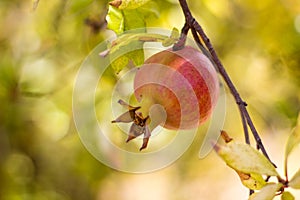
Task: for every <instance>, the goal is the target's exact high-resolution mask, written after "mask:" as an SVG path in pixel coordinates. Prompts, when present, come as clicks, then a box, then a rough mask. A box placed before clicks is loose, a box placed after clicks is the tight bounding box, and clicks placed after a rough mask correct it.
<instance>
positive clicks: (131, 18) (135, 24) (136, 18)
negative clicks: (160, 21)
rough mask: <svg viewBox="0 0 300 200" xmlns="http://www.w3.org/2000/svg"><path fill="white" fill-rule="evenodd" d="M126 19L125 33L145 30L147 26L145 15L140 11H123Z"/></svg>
mask: <svg viewBox="0 0 300 200" xmlns="http://www.w3.org/2000/svg"><path fill="white" fill-rule="evenodd" d="M122 12H123V17H124V31H127V30H132V29H138V28H144V27H145V26H146V22H145V18H144V16H143V13H141V12H140V11H139V10H138V9H135V10H122Z"/></svg>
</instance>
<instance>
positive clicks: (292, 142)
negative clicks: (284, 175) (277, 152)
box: [284, 112, 300, 171]
mask: <svg viewBox="0 0 300 200" xmlns="http://www.w3.org/2000/svg"><path fill="white" fill-rule="evenodd" d="M299 143H300V112H299V115H298V121H297V125H296V126H295V127H294V129H293V130H292V133H291V135H290V136H289V138H288V141H287V144H286V147H285V162H284V163H285V171H287V158H288V156H289V155H290V153H291V152H292V151H293V150H294V148H295V147H296V146H297V145H298V144H299Z"/></svg>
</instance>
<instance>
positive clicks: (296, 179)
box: [289, 169, 300, 189]
mask: <svg viewBox="0 0 300 200" xmlns="http://www.w3.org/2000/svg"><path fill="white" fill-rule="evenodd" d="M289 186H290V187H292V188H294V189H300V169H299V170H298V171H297V172H296V174H295V175H294V176H293V178H292V179H291V180H290V182H289Z"/></svg>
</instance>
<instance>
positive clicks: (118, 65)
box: [111, 49, 144, 73]
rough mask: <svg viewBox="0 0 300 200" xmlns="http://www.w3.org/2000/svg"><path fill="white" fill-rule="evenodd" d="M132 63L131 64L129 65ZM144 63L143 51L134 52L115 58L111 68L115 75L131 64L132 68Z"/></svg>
mask: <svg viewBox="0 0 300 200" xmlns="http://www.w3.org/2000/svg"><path fill="white" fill-rule="evenodd" d="M131 62H132V63H131ZM143 63H144V51H143V49H138V50H134V51H131V52H128V53H126V54H123V55H121V56H120V57H118V58H116V59H115V60H114V61H113V62H112V63H111V66H112V68H113V70H114V71H115V72H116V73H119V72H120V71H121V70H122V69H124V68H125V67H126V66H128V65H130V64H132V65H134V66H140V65H142V64H143Z"/></svg>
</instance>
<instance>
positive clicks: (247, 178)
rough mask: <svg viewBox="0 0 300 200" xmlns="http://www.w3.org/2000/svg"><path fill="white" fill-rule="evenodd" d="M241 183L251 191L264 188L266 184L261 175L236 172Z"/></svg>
mask: <svg viewBox="0 0 300 200" xmlns="http://www.w3.org/2000/svg"><path fill="white" fill-rule="evenodd" d="M237 173H238V175H239V177H240V179H241V181H242V183H243V185H244V186H246V187H247V188H249V189H251V190H260V189H261V188H262V187H264V186H265V185H266V184H267V183H266V181H265V180H264V179H263V177H262V175H260V174H256V173H252V174H245V173H243V172H239V171H237Z"/></svg>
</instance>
